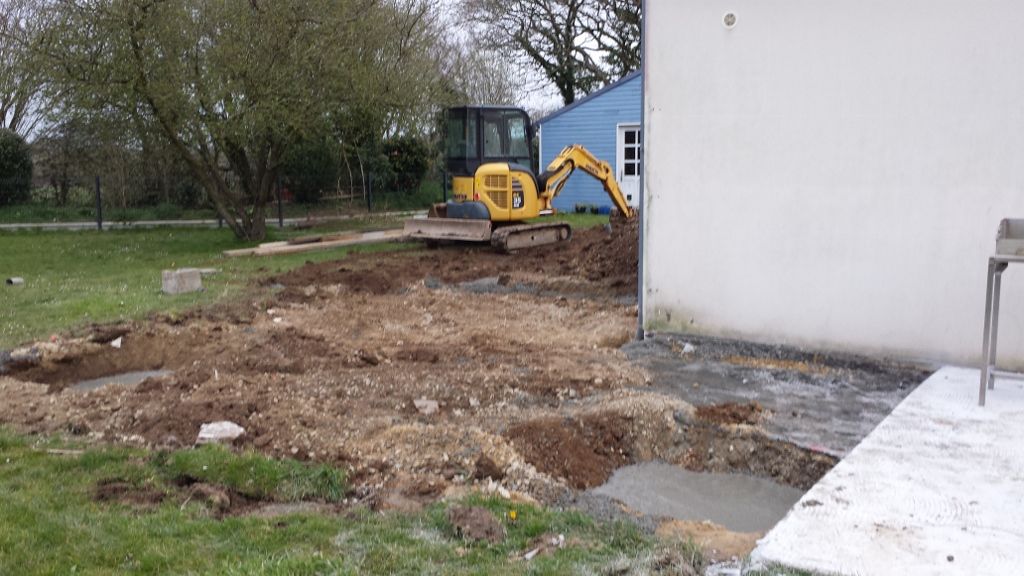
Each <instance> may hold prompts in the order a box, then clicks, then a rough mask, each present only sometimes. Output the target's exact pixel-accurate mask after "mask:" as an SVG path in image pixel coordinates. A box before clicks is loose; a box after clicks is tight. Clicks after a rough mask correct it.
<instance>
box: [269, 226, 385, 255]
mask: <svg viewBox="0 0 1024 576" xmlns="http://www.w3.org/2000/svg"><path fill="white" fill-rule="evenodd" d="M352 236H353V237H351V238H343V239H340V240H333V241H329V242H315V243H312V244H296V245H293V246H281V247H275V248H258V249H257V250H256V251H255V252H254V253H253V255H255V256H279V255H281V254H297V253H301V252H315V251H317V250H330V249H332V248H343V247H345V246H357V245H359V244H372V243H374V242H392V241H395V240H400V239H402V238H403V237H405V232H404V231H402V230H384V231H380V232H367V233H365V234H354V235H352Z"/></svg>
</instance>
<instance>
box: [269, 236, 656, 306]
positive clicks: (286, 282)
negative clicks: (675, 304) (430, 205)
mask: <svg viewBox="0 0 1024 576" xmlns="http://www.w3.org/2000/svg"><path fill="white" fill-rule="evenodd" d="M638 226H639V224H638V219H636V218H633V219H631V220H630V221H625V222H622V223H616V225H615V226H610V225H609V226H597V227H593V228H588V229H584V230H576V231H574V233H573V237H572V239H571V240H569V241H568V242H566V243H562V244H556V245H550V246H541V247H539V248H533V249H530V250H523V251H521V252H519V253H516V254H501V253H497V252H495V251H494V250H493V249H492V248H491V247H490V246H487V245H464V244H463V245H450V246H443V247H441V248H438V249H436V250H423V251H415V252H410V253H400V254H392V255H389V256H388V257H387V258H381V257H380V256H379V255H377V254H360V255H354V256H352V257H349V258H347V259H345V260H343V261H332V262H322V263H317V264H313V263H310V264H307V265H305V266H303V267H301V268H298V269H296V270H294V271H291V272H287V273H285V274H281V275H278V276H274V277H271V278H269V279H268V280H267V281H266V282H265V283H266V284H268V285H282V286H284V287H285V288H286V295H285V298H288V299H292V300H301V299H303V298H308V297H309V296H310V295H311V294H312V293H313V292H314V291H315V289H316V287H318V286H319V287H322V286H330V285H343V286H345V287H346V288H347V289H348V290H351V291H354V292H360V293H368V294H392V293H396V292H400V291H402V290H404V289H405V288H407V287H408V286H409V285H411V284H415V283H417V282H427V283H428V284H430V285H435V286H436V285H440V284H445V285H457V284H461V283H465V282H472V281H476V280H480V279H483V278H495V279H497V280H498V281H499V283H500V284H501V285H502V286H505V287H508V289H509V290H512V291H515V289H516V287H517V286H519V287H526V288H531V287H532V288H534V289H535V290H534V291H548V292H561V293H569V294H585V295H587V296H588V297H591V298H601V297H621V296H633V295H635V294H636V286H637V265H638V262H639V236H638Z"/></svg>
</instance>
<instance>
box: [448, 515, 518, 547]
mask: <svg viewBox="0 0 1024 576" xmlns="http://www.w3.org/2000/svg"><path fill="white" fill-rule="evenodd" d="M448 522H450V523H451V525H452V529H453V530H454V531H455V534H456V536H458V537H460V538H462V539H464V540H468V541H470V542H489V543H491V544H499V543H501V542H502V541H503V540H505V527H504V526H502V525H501V522H499V521H498V519H497V518H495V516H494V514H492V513H491V511H490V510H488V509H486V508H481V507H479V506H469V507H467V506H456V507H453V508H450V509H449V510H448Z"/></svg>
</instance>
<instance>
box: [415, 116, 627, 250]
mask: <svg viewBox="0 0 1024 576" xmlns="http://www.w3.org/2000/svg"><path fill="white" fill-rule="evenodd" d="M532 139H533V128H532V126H531V125H530V117H529V115H528V114H527V113H526V112H524V111H523V110H521V109H519V108H509V107H497V106H466V107H460V108H451V109H449V110H448V111H447V134H446V138H445V150H446V152H445V161H446V164H447V169H448V172H449V173H450V174H451V176H452V199H451V200H450V201H449V202H447V203H445V204H436V205H434V206H433V207H432V208H431V209H430V212H429V214H428V216H427V217H426V218H418V219H412V220H407V221H406V222H405V233H406V235H407V236H409V237H410V238H419V239H422V240H425V241H427V243H428V245H429V244H436V243H438V242H440V241H449V240H451V241H464V242H490V243H491V245H492V246H494V247H495V248H497V249H499V250H502V251H506V252H508V251H513V250H521V249H524V248H532V247H535V246H542V245H544V244H553V243H556V242H564V241H567V240H569V238H571V237H572V228H571V227H570V226H569V225H568V224H567V223H565V222H541V223H531V224H526V223H524V222H525V221H526V220H530V219H533V218H538V217H541V216H550V215H553V214H554V213H555V209H554V208H553V207H552V206H551V202H552V200H554V199H555V197H556V196H558V194H559V193H560V192H561V191H562V188H564V187H565V184H566V182H567V181H568V179H569V176H571V175H572V173H573V172H575V171H576V170H577V169H580V170H583V171H584V172H585V173H587V174H589V175H590V176H593V177H594V178H596V179H597V180H598V181H599V182H601V184H602V186H604V190H605V192H607V193H608V196H609V197H610V198H611V200H612V203H613V204H614V205H615V208H616V209H617V210H618V212H619V214H620V215H621V216H623V217H626V218H632V217H633V209H632V207H630V205H629V203H627V202H626V199H625V197H624V196H623V194H622V191H621V190H620V189H619V183H618V182H617V181H616V180H615V174H614V171H613V170H612V167H611V166H610V165H609V164H608V163H607V162H604V161H602V160H599V159H597V158H595V157H594V155H593V154H591V153H590V152H589V151H588V150H587V149H586V148H584V147H583V146H580V145H572V146H567V147H566V148H565V149H564V150H562V151H561V152H560V153H559V154H558V156H556V157H555V159H554V160H552V162H551V163H550V164H549V165H548V167H547V170H545V171H544V172H542V173H540V174H537V173H536V171H535V170H533V169H532V166H533V165H534V164H533V155H532V154H531V140H532Z"/></svg>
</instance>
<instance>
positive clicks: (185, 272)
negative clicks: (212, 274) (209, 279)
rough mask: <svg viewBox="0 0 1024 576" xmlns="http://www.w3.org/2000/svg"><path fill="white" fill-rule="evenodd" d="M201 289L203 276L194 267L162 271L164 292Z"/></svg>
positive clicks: (186, 291)
mask: <svg viewBox="0 0 1024 576" xmlns="http://www.w3.org/2000/svg"><path fill="white" fill-rule="evenodd" d="M202 289H203V277H202V275H201V274H200V273H199V270H197V269H195V268H180V269H178V270H164V271H163V292H164V294H186V293H189V292H199V291H200V290H202Z"/></svg>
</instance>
